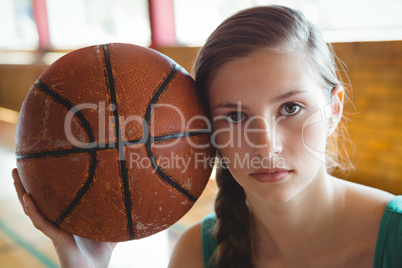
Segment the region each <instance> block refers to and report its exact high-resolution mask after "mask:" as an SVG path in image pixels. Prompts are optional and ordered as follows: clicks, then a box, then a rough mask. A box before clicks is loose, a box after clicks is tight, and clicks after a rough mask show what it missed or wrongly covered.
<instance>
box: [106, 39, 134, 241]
mask: <svg viewBox="0 0 402 268" xmlns="http://www.w3.org/2000/svg"><path fill="white" fill-rule="evenodd" d="M103 53H104V56H105V65H106V78H107V82H108V84H107V86H108V89H109V91H110V99H111V102H112V105H114V109H113V115H114V121H115V122H114V124H115V129H116V137H117V150H118V152H119V159H120V161H119V164H120V170H121V176H122V182H123V194H124V205H125V207H126V215H127V229H128V235H129V239H130V240H132V239H134V227H133V219H132V215H131V207H132V204H131V192H130V187H129V183H128V171H127V167H126V161H125V155H124V149H123V147H124V143H123V140H122V136H121V131H120V122H119V111H118V106H117V99H116V91H115V85H114V78H113V72H112V63H111V61H110V53H109V48H108V45H107V44H105V45H103Z"/></svg>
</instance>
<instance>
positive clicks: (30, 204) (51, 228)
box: [23, 194, 73, 243]
mask: <svg viewBox="0 0 402 268" xmlns="http://www.w3.org/2000/svg"><path fill="white" fill-rule="evenodd" d="M23 202H24V203H25V210H26V212H27V215H28V216H29V218H30V219H31V221H32V223H33V225H34V226H35V227H36V228H37V229H38V230H39V231H41V232H42V233H44V234H45V235H46V236H47V237H49V238H50V239H51V240H52V241H53V242H54V243H60V242H61V241H63V242H66V241H67V240H71V239H73V237H72V235H70V234H69V233H67V232H66V231H64V230H62V229H61V228H59V227H58V226H57V225H55V224H53V223H52V222H51V221H49V220H48V219H46V218H45V217H44V216H43V215H42V214H41V213H40V211H39V210H38V209H37V207H36V205H35V203H34V201H33V200H32V198H31V196H30V195H29V194H25V195H24V196H23ZM69 236H71V237H70V238H68V237H69Z"/></svg>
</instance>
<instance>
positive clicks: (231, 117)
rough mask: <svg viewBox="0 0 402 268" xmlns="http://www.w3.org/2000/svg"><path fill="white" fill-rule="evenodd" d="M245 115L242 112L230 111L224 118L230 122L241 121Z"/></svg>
mask: <svg viewBox="0 0 402 268" xmlns="http://www.w3.org/2000/svg"><path fill="white" fill-rule="evenodd" d="M245 117H246V116H245V115H244V114H243V113H242V112H231V113H228V114H227V115H226V119H227V120H228V121H229V122H231V123H239V122H241V121H243V120H244V119H245Z"/></svg>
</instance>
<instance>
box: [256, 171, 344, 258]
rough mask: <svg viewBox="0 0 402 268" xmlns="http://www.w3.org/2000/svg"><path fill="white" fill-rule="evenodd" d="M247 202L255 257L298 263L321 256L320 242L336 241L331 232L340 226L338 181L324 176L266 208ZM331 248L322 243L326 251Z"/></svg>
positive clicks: (340, 195)
mask: <svg viewBox="0 0 402 268" xmlns="http://www.w3.org/2000/svg"><path fill="white" fill-rule="evenodd" d="M248 202H249V205H250V207H251V210H252V213H253V221H254V222H253V226H254V238H255V239H253V240H254V241H255V245H254V246H255V250H256V253H257V254H258V255H264V256H266V257H270V258H271V259H272V257H273V256H269V255H274V256H275V257H276V258H277V257H280V258H283V259H290V258H292V259H294V260H300V261H301V260H302V259H311V258H314V256H312V254H319V252H324V251H325V248H323V242H322V241H323V240H325V241H334V243H335V242H336V241H339V240H338V239H337V237H336V232H333V231H331V230H335V229H336V227H337V226H338V225H339V224H341V222H342V221H341V220H340V219H342V218H343V217H340V216H341V215H342V212H343V210H342V207H343V206H344V197H343V194H342V191H341V190H340V189H339V187H338V186H337V180H336V179H334V178H332V177H331V176H329V175H327V174H326V173H325V174H323V176H322V177H319V178H315V179H314V181H313V182H312V183H311V184H310V185H309V186H308V187H307V188H306V189H304V191H303V192H301V193H299V194H298V195H296V196H295V197H294V198H292V199H291V200H289V201H287V202H284V203H280V204H266V203H262V202H258V201H257V200H253V198H248ZM338 227H339V226H338ZM332 246H333V245H331V243H325V247H332Z"/></svg>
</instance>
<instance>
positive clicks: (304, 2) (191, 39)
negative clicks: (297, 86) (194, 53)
mask: <svg viewBox="0 0 402 268" xmlns="http://www.w3.org/2000/svg"><path fill="white" fill-rule="evenodd" d="M270 4H277V5H285V6H289V7H292V8H295V9H298V10H300V11H302V12H303V13H304V14H305V15H306V17H307V18H308V19H309V20H310V21H312V22H313V23H314V24H316V25H317V27H318V28H319V29H320V30H321V31H322V33H323V36H324V39H325V40H326V41H328V42H345V41H376V40H396V39H402V20H401V19H400V13H401V11H402V1H399V0H383V1H379V0H355V1H349V0H337V1H333V0H203V1H199V0H175V22H176V34H177V39H178V42H179V43H181V44H183V45H196V46H198V45H202V44H203V43H204V42H205V40H206V39H207V37H208V36H209V34H210V33H211V32H212V31H213V30H214V29H215V28H216V27H217V26H218V25H219V24H220V23H221V22H222V21H223V20H224V19H225V18H227V17H228V16H230V15H232V14H234V13H235V12H237V11H239V10H242V9H244V8H248V7H253V6H259V5H270Z"/></svg>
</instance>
